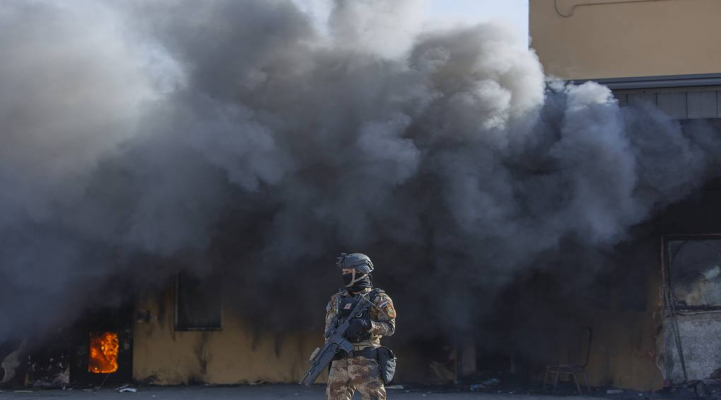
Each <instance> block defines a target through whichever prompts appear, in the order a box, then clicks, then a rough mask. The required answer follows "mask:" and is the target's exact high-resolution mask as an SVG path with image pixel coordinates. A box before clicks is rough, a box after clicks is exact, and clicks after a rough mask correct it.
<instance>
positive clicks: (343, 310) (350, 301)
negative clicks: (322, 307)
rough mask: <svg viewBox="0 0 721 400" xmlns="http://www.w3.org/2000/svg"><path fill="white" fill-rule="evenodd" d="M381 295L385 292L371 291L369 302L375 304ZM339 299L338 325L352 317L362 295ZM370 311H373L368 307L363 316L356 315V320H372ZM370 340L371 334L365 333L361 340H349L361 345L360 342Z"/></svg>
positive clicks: (379, 290)
mask: <svg viewBox="0 0 721 400" xmlns="http://www.w3.org/2000/svg"><path fill="white" fill-rule="evenodd" d="M381 293H383V290H381V289H377V288H373V290H371V291H370V295H369V296H368V300H370V302H371V303H372V304H375V300H376V298H378V295H379V294H381ZM338 297H340V298H339V299H338V302H337V303H336V304H337V307H338V309H337V310H336V311H337V314H336V315H338V318H337V319H336V323H337V322H338V321H340V320H342V319H345V318H346V317H348V315H350V313H351V311H353V309H354V308H355V306H356V305H357V304H358V302H359V301H360V295H357V294H356V295H353V296H343V295H339V296H338ZM370 310H371V307H368V308H366V310H365V311H363V312H362V313H361V314H359V315H356V316H355V317H356V318H360V319H363V318H368V319H370V315H369V314H370ZM368 338H370V332H365V333H363V335H361V337H360V338H356V339H357V340H350V339H349V340H350V342H351V343H359V342H362V341H365V340H368Z"/></svg>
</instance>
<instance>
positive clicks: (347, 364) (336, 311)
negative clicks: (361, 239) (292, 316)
mask: <svg viewBox="0 0 721 400" xmlns="http://www.w3.org/2000/svg"><path fill="white" fill-rule="evenodd" d="M336 265H337V266H338V268H340V269H341V270H342V271H343V283H344V284H345V289H343V290H341V291H340V292H339V293H336V294H334V295H333V296H332V297H331V298H330V301H329V302H328V306H327V307H326V316H325V328H326V331H327V330H328V327H329V326H330V324H334V323H336V322H337V320H338V318H336V317H339V318H344V317H346V316H347V315H348V314H349V313H350V311H351V310H353V308H354V307H355V305H356V304H357V302H358V301H359V300H360V296H366V298H367V299H369V300H370V301H371V302H372V303H373V306H372V307H370V308H369V309H368V310H367V311H366V312H364V314H363V315H361V316H360V317H357V318H355V319H353V320H352V321H351V324H350V326H349V327H348V330H347V331H346V339H348V341H350V342H351V343H353V346H354V350H353V351H352V352H350V353H345V352H342V353H340V355H339V356H337V357H336V359H335V360H334V361H333V362H332V364H331V367H330V373H329V374H328V386H327V388H326V394H327V396H328V400H350V398H351V397H353V393H354V392H355V391H356V390H358V391H359V392H360V393H361V396H362V397H363V400H384V399H385V398H386V389H385V387H384V386H383V380H382V379H381V374H380V367H379V364H378V352H377V348H378V347H380V345H381V344H380V343H381V337H382V336H391V335H393V333H394V332H395V330H396V310H395V309H394V308H393V301H391V298H390V297H389V296H388V295H387V294H386V293H385V292H384V291H383V290H381V289H377V288H375V289H374V288H373V279H372V276H371V272H372V271H373V263H372V262H371V259H370V258H368V256H366V255H365V254H361V253H352V254H345V253H343V254H341V256H340V257H338V261H337V262H336Z"/></svg>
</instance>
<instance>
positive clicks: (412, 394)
mask: <svg viewBox="0 0 721 400" xmlns="http://www.w3.org/2000/svg"><path fill="white" fill-rule="evenodd" d="M135 388H136V389H137V392H136V393H119V392H118V391H117V390H116V389H112V388H106V389H101V390H99V391H91V390H89V389H88V390H82V389H74V390H29V391H24V392H23V391H20V390H6V391H3V392H0V399H2V400H4V399H94V400H105V399H126V400H127V399H149V400H161V399H168V400H190V399H248V400H270V399H289V400H290V399H293V400H311V399H313V400H320V399H324V398H325V393H324V387H323V386H314V387H312V388H306V387H303V386H293V385H259V386H233V387H203V386H185V387H135ZM356 398H357V399H360V396H359V395H358V394H356V396H355V397H354V399H356ZM388 398H389V399H390V400H393V399H399V400H416V399H418V400H440V399H451V400H471V399H473V400H514V399H515V400H557V399H566V400H569V399H574V400H588V399H592V397H579V396H572V397H560V396H535V395H531V396H529V395H509V394H487V393H470V392H464V393H458V392H454V393H451V392H441V391H432V390H431V391H428V390H422V389H413V390H405V389H396V390H389V391H388ZM595 399H596V400H597V399H598V398H597V397H596V398H595ZM639 399H641V400H643V399H644V398H643V397H639Z"/></svg>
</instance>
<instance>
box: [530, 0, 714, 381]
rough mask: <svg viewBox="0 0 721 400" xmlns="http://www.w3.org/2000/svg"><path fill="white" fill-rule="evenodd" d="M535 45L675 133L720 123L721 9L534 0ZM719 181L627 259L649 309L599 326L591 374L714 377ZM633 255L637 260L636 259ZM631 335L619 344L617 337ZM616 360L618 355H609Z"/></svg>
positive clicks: (696, 3) (550, 63) (673, 3)
mask: <svg viewBox="0 0 721 400" xmlns="http://www.w3.org/2000/svg"><path fill="white" fill-rule="evenodd" d="M529 6H530V35H531V47H532V48H533V49H535V51H536V52H537V54H538V57H539V59H540V60H541V62H542V64H543V66H544V69H545V71H546V73H547V74H549V75H551V76H555V77H558V78H561V79H564V80H567V81H575V82H576V83H582V82H585V81H589V80H590V81H596V82H599V83H602V84H604V85H607V86H608V87H610V88H611V89H612V90H613V92H614V95H615V96H616V98H617V99H618V101H619V105H621V106H630V107H634V106H641V105H642V104H644V103H647V104H651V105H654V106H656V107H658V108H659V109H660V110H662V111H663V112H664V113H666V114H667V115H669V116H670V117H671V118H672V119H675V120H677V121H678V122H677V123H678V124H679V125H680V126H684V125H687V124H698V123H700V124H706V125H707V126H709V127H711V128H712V129H718V127H719V123H718V121H719V118H721V52H719V44H718V41H717V39H716V38H717V37H718V36H719V34H720V33H721V25H719V24H718V22H717V19H718V17H719V16H720V15H721V2H719V1H715V0H530V1H529ZM718 189H719V187H718V184H708V185H707V186H706V188H705V189H704V190H703V192H702V193H696V194H694V195H693V196H692V198H691V199H688V200H686V201H685V202H683V203H682V204H679V205H676V206H673V207H672V208H671V209H670V210H667V211H666V212H664V213H663V215H660V216H658V217H656V218H655V220H654V221H652V223H651V224H652V226H651V227H649V231H650V232H652V233H650V234H649V235H648V236H647V239H646V240H645V245H643V246H640V247H638V248H637V249H636V250H635V251H634V253H636V254H635V256H633V257H631V258H627V260H629V265H628V268H636V269H641V270H643V271H645V274H646V276H647V279H646V286H645V288H641V287H640V286H638V289H639V290H640V289H643V290H645V291H647V296H646V299H647V300H646V305H645V306H644V307H642V308H639V309H637V310H635V311H632V310H627V311H624V312H620V313H617V314H616V315H614V316H611V315H607V316H606V318H603V319H600V320H598V321H596V325H597V326H605V328H602V329H610V330H613V331H615V332H618V337H617V339H618V340H617V341H613V340H609V339H604V338H598V340H597V341H596V342H595V343H594V350H593V351H592V356H591V359H590V360H591V361H590V365H589V368H588V369H589V371H590V373H589V375H590V377H591V380H592V381H594V382H595V383H596V384H610V385H613V386H619V387H627V388H631V389H641V390H649V389H658V388H660V387H661V386H662V385H672V384H681V383H684V382H692V381H703V380H714V379H717V378H719V377H721V362H719V361H718V360H719V359H720V358H719V357H720V356H721V340H718V337H719V336H718V333H719V332H721V314H719V311H721V302H720V301H719V299H718V297H719V296H720V295H721V286H719V285H721V280H719V279H718V276H719V273H720V271H719V267H718V265H720V264H719V262H720V261H721V256H720V255H721V252H719V251H718V249H717V247H718V245H719V244H721V241H719V238H720V237H719V236H718V234H719V233H721V216H720V215H719V212H718V211H717V210H716V209H717V206H716V205H715V204H717V202H718V199H719V190H718ZM630 260H634V261H633V262H631V261H630ZM623 338H626V339H623ZM610 354H613V356H609V355H610Z"/></svg>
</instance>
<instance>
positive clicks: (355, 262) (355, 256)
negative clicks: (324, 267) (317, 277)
mask: <svg viewBox="0 0 721 400" xmlns="http://www.w3.org/2000/svg"><path fill="white" fill-rule="evenodd" d="M335 265H337V266H338V268H340V269H345V268H348V269H350V268H353V269H355V270H356V271H358V272H360V273H363V274H369V273H371V272H373V263H372V262H371V259H370V257H368V256H367V255H365V254H362V253H351V254H346V253H343V254H341V255H340V257H338V258H337V259H336V262H335Z"/></svg>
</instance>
